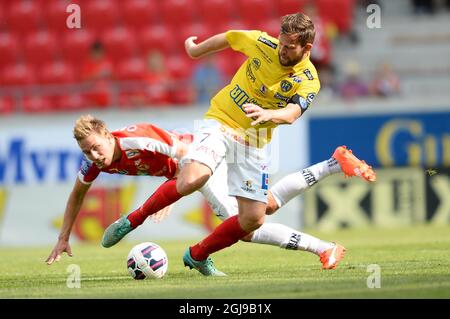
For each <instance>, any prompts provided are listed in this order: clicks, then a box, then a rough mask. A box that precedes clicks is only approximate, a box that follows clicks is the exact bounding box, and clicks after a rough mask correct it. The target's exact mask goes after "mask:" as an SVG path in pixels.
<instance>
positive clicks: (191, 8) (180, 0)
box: [160, 0, 197, 29]
mask: <svg viewBox="0 0 450 319" xmlns="http://www.w3.org/2000/svg"><path fill="white" fill-rule="evenodd" d="M160 6H161V14H162V18H163V22H164V23H165V24H166V25H168V26H169V27H171V28H176V29H180V28H183V27H185V26H186V25H189V24H191V23H192V22H193V21H194V12H195V11H196V10H197V9H196V6H195V3H194V1H193V0H165V1H162V2H161V3H160Z"/></svg>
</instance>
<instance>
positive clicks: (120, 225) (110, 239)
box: [102, 216, 134, 248]
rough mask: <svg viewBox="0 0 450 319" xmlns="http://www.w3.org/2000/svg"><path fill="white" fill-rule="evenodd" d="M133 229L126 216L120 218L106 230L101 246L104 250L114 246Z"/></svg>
mask: <svg viewBox="0 0 450 319" xmlns="http://www.w3.org/2000/svg"><path fill="white" fill-rule="evenodd" d="M133 229H134V228H133V227H131V223H130V221H129V220H128V218H127V216H122V217H121V218H119V219H118V220H116V221H115V222H114V223H112V224H111V225H109V226H108V228H106V230H105V232H104V234H103V238H102V246H103V247H105V248H109V247H112V246H114V245H115V244H117V243H118V242H119V241H120V240H121V239H122V238H123V237H125V235H126V234H128V233H129V232H131V231H132V230H133Z"/></svg>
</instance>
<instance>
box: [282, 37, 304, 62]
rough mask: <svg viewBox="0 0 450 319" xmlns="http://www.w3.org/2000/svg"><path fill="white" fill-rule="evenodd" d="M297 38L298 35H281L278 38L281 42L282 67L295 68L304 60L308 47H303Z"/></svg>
mask: <svg viewBox="0 0 450 319" xmlns="http://www.w3.org/2000/svg"><path fill="white" fill-rule="evenodd" d="M297 38H298V35H296V34H283V33H281V34H280V35H279V36H278V40H279V41H280V44H279V50H278V59H279V60H280V64H281V65H282V66H294V65H296V64H297V63H299V62H300V61H301V60H302V58H303V55H304V54H305V52H306V50H307V46H308V45H306V46H305V47H302V46H301V44H300V43H298V41H297Z"/></svg>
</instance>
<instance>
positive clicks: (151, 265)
mask: <svg viewBox="0 0 450 319" xmlns="http://www.w3.org/2000/svg"><path fill="white" fill-rule="evenodd" d="M168 267H169V260H168V259H167V254H166V252H165V251H164V249H162V248H161V247H160V246H159V245H157V244H155V243H151V242H145V243H141V244H138V245H136V246H134V247H133V248H132V249H131V250H130V253H129V254H128V258H127V269H128V272H129V273H130V275H131V277H133V278H134V279H137V280H139V279H146V278H162V277H163V276H164V275H165V274H166V272H167V269H168Z"/></svg>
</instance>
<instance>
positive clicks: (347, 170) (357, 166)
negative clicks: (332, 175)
mask: <svg viewBox="0 0 450 319" xmlns="http://www.w3.org/2000/svg"><path fill="white" fill-rule="evenodd" d="M333 158H334V159H336V161H338V163H339V165H340V166H341V169H342V171H343V172H344V174H345V175H346V176H348V177H352V176H359V177H362V178H363V179H365V180H366V181H368V182H375V181H376V179H377V176H376V174H375V172H374V171H373V169H372V166H370V165H368V164H367V163H366V162H365V161H362V160H360V159H359V158H357V157H356V156H355V155H354V154H353V153H352V151H351V150H349V149H347V147H346V146H345V145H343V146H338V147H337V148H336V150H335V151H334V153H333Z"/></svg>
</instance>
